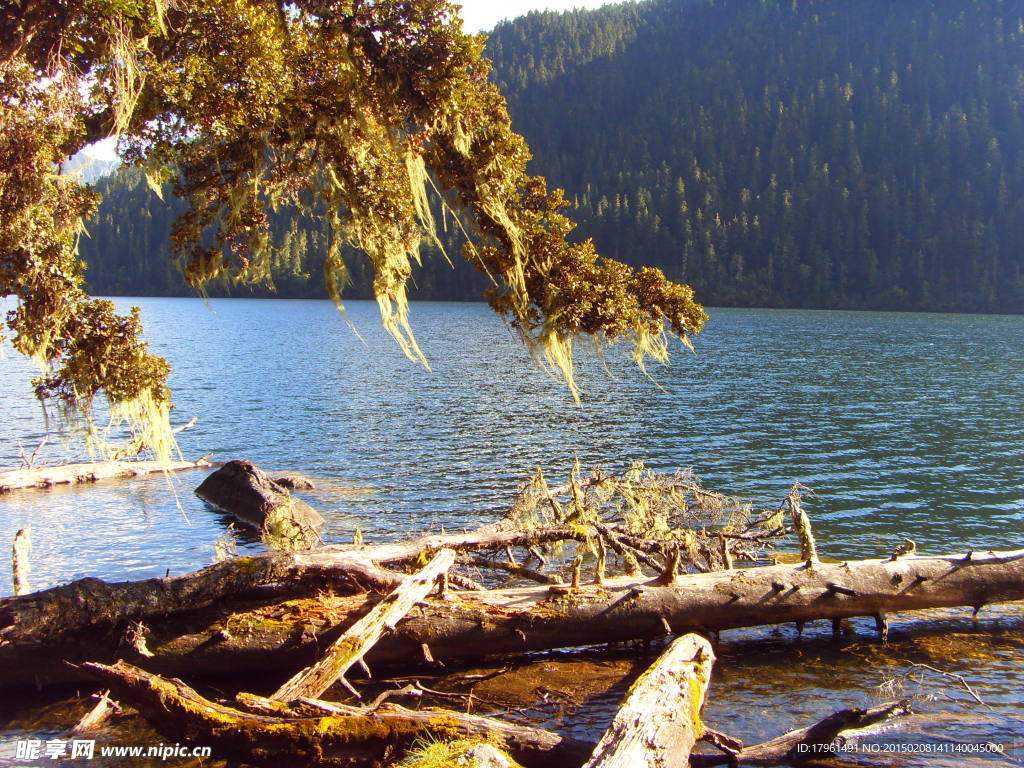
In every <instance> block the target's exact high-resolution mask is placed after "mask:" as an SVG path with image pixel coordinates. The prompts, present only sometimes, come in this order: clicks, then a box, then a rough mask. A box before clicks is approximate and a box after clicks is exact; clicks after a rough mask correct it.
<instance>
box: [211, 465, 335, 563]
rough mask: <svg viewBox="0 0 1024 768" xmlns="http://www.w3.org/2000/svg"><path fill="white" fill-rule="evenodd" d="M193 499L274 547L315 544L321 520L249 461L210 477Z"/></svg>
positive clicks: (226, 466)
mask: <svg viewBox="0 0 1024 768" xmlns="http://www.w3.org/2000/svg"><path fill="white" fill-rule="evenodd" d="M196 496H198V497H199V498H200V499H202V500H203V501H205V502H207V503H208V504H212V505H213V506H214V507H216V508H217V509H221V510H223V511H224V512H227V513H228V514H229V515H234V516H235V517H236V518H238V519H239V520H241V521H242V522H244V523H248V524H249V525H251V526H253V527H255V528H257V529H259V530H260V531H263V532H264V534H265V537H269V538H270V539H271V543H280V544H286V543H287V544H288V546H283V547H277V548H285V549H305V548H307V547H309V546H310V545H311V544H312V543H314V542H315V541H316V540H317V535H316V532H317V531H319V530H320V528H322V527H323V524H324V518H323V516H322V515H321V514H320V513H319V512H317V511H316V510H315V509H313V508H312V507H311V506H309V504H307V503H306V502H304V501H302V499H297V498H295V497H294V496H292V495H291V494H290V493H289V492H288V490H287V489H286V488H285V487H284V486H281V485H278V484H277V483H276V482H274V481H273V480H271V479H270V478H269V477H267V475H266V473H265V472H264V471H263V470H262V469H260V468H259V467H257V466H256V465H255V464H253V463H252V462H251V461H242V460H238V459H236V460H234V461H229V462H227V463H226V464H224V466H222V467H220V469H218V470H217V471H216V472H213V473H212V474H210V475H209V476H208V477H207V478H206V479H205V480H203V482H202V483H201V484H200V485H199V487H198V488H196Z"/></svg>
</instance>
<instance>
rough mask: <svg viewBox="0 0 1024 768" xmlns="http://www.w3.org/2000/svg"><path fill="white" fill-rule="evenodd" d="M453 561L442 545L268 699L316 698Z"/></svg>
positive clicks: (423, 594) (431, 586)
mask: <svg viewBox="0 0 1024 768" xmlns="http://www.w3.org/2000/svg"><path fill="white" fill-rule="evenodd" d="M454 563H455V552H454V551H452V550H450V549H442V550H441V551H440V552H438V553H437V554H436V555H434V559H433V560H431V561H430V562H429V563H427V565H426V567H424V568H423V570H422V571H420V572H419V573H417V574H416V575H415V576H413V577H411V578H409V579H408V580H406V581H405V582H404V583H403V584H402V585H401V586H399V587H398V588H397V589H395V590H394V591H393V592H392V593H391V594H389V595H388V596H387V597H385V598H384V599H383V600H381V601H380V602H379V603H377V605H375V606H374V607H373V609H372V610H371V611H370V612H369V613H368V614H366V615H365V616H363V618H361V619H359V621H357V622H356V623H355V624H353V625H352V626H351V627H349V628H348V629H347V630H346V631H345V634H343V635H342V636H341V637H339V638H338V639H337V640H335V641H334V642H333V643H331V645H330V647H329V648H328V649H327V651H326V652H325V653H324V656H323V658H322V659H320V660H319V661H318V662H317V663H316V664H314V665H313V666H311V667H307V668H306V669H303V670H302V671H301V672H299V673H297V674H296V675H295V676H294V677H292V678H291V679H290V680H288V682H286V683H285V684H284V685H282V686H281V687H280V688H279V689H278V690H277V691H275V692H274V693H273V694H271V696H270V699H271V700H272V701H283V702H289V701H293V700H294V699H297V698H299V697H300V696H308V697H310V698H313V699H316V698H319V697H320V696H321V695H322V694H323V693H324V691H326V690H327V689H328V688H330V687H331V685H333V684H334V681H335V680H338V679H339V678H342V677H343V676H344V675H345V673H346V672H347V671H348V670H349V668H351V666H352V665H353V664H355V663H356V662H357V661H359V660H361V659H362V658H363V656H364V655H365V654H366V652H367V651H368V650H369V649H370V648H372V647H373V644H374V643H376V642H377V640H379V639H380V637H381V635H383V634H384V632H386V631H389V630H394V628H395V625H396V624H398V622H399V621H401V620H402V619H403V618H404V617H405V615H406V614H407V613H409V611H410V610H411V609H412V607H413V606H414V605H415V604H416V603H417V602H419V601H421V600H423V598H425V597H426V596H427V595H428V594H429V593H430V592H431V590H433V589H434V584H435V582H436V581H437V578H438V576H440V575H441V574H444V573H447V572H448V569H450V568H451V567H452V565H454Z"/></svg>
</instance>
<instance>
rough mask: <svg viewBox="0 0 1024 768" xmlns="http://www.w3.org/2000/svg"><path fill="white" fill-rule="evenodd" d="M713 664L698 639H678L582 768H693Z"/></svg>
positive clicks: (635, 690)
mask: <svg viewBox="0 0 1024 768" xmlns="http://www.w3.org/2000/svg"><path fill="white" fill-rule="evenodd" d="M714 661H715V655H714V653H713V652H712V650H711V644H710V643H709V642H708V641H707V640H706V639H705V638H703V637H701V636H700V635H694V634H689V635H684V636H683V637H680V638H678V639H677V640H675V641H674V642H673V643H672V645H670V646H669V647H668V649H667V650H666V651H665V652H664V653H662V654H661V656H660V657H659V658H658V660H657V661H655V662H654V664H652V665H651V666H650V667H649V668H648V669H647V671H646V672H644V673H643V675H641V676H640V678H639V679H637V681H636V682H635V683H633V686H632V687H631V688H630V689H629V693H628V694H626V700H625V701H624V702H623V704H622V706H621V707H619V710H618V712H616V714H615V718H614V719H613V720H612V724H611V725H610V726H608V730H606V731H605V732H604V736H602V737H601V740H600V741H599V742H598V744H597V747H596V748H595V749H594V753H593V755H592V756H591V758H590V760H588V761H587V763H586V765H585V766H584V768H635V766H641V765H647V766H660V767H661V768H685V766H687V765H689V762H690V760H689V758H690V751H691V750H692V749H693V745H694V743H695V742H696V741H697V739H699V738H700V737H701V735H702V734H703V723H702V721H701V715H700V713H701V708H702V707H703V706H704V696H705V694H706V693H707V688H708V683H709V682H710V681H711V666H712V664H714Z"/></svg>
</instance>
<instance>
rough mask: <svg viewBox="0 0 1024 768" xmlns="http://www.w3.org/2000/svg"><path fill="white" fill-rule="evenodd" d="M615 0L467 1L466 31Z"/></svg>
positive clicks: (108, 147) (106, 149) (95, 150)
mask: <svg viewBox="0 0 1024 768" xmlns="http://www.w3.org/2000/svg"><path fill="white" fill-rule="evenodd" d="M609 1H612V2H615V1H616V0H464V2H463V3H462V20H463V22H464V24H465V29H466V31H467V32H487V31H488V30H491V29H493V28H494V25H495V24H497V23H498V22H499V21H501V20H502V19H514V18H516V17H517V16H523V15H524V14H527V13H529V12H530V11H569V10H572V9H573V8H597V7H599V6H602V5H607V4H608V3H609ZM619 1H621V0H619ZM83 152H85V154H86V155H88V156H90V157H94V158H96V159H97V160H102V161H109V160H113V159H114V158H115V157H116V155H115V152H114V140H113V139H107V140H105V141H101V142H99V143H97V144H93V145H92V146H90V147H86V149H84V150H83Z"/></svg>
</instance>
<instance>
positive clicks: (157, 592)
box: [0, 526, 582, 642]
mask: <svg viewBox="0 0 1024 768" xmlns="http://www.w3.org/2000/svg"><path fill="white" fill-rule="evenodd" d="M575 538H582V534H580V532H579V531H578V530H577V529H574V528H568V527H565V528H550V529H547V528H545V529H537V530H531V531H523V530H519V529H511V530H505V529H502V528H499V527H497V526H494V527H492V526H488V528H487V530H484V529H479V530H477V531H472V532H469V533H465V534H449V535H436V536H422V537H420V538H417V539H414V540H412V541H409V542H404V543H400V544H382V545H378V546H364V545H343V546H327V547H321V548H319V549H316V550H311V551H308V552H293V553H285V552H269V553H264V554H258V555H251V556H246V557H236V558H232V559H229V560H225V561H222V562H220V563H216V564H214V565H211V566H207V567H206V568H203V569H200V570H198V571H194V572H192V573H188V574H183V575H180V576H173V577H168V578H157V579H146V580H143V581H126V582H113V583H111V582H106V581H103V580H102V579H96V578H91V577H87V578H84V579H79V580H77V581H73V582H71V583H70V584H66V585H63V586H60V587H53V588H51V589H47V590H43V591H40V592H34V593H31V594H28V595H23V596H20V597H16V598H14V597H6V598H0V641H4V640H6V641H12V642H14V641H30V640H47V641H53V640H57V639H59V638H60V637H61V636H62V635H67V634H71V633H75V632H80V631H81V630H85V629H92V628H95V627H97V626H100V627H103V626H110V625H112V624H119V623H124V622H127V621H136V620H138V619H148V618H152V617H159V616H170V615H172V614H174V613H176V612H181V611H194V610H199V609H202V608H206V607H208V606H211V605H213V604H215V603H218V602H220V601H222V600H226V599H228V598H231V597H234V596H237V595H239V594H244V593H246V592H250V591H251V590H253V589H254V588H256V587H260V586H263V585H270V584H280V585H283V586H284V587H286V588H287V589H286V590H284V593H285V594H294V593H295V592H297V591H299V590H301V589H307V590H308V588H309V586H310V584H314V585H315V584H326V583H329V584H330V585H331V586H332V587H333V588H334V589H335V590H341V591H350V592H362V591H365V590H367V589H372V590H377V591H382V592H387V591H390V590H392V589H394V588H395V587H397V586H398V585H399V584H401V583H402V582H403V581H404V580H405V579H406V578H407V577H406V575H405V574H402V573H399V572H397V571H392V570H389V569H387V568H384V567H382V566H383V565H395V564H404V563H407V562H411V561H415V560H418V559H420V558H422V557H429V556H431V555H434V554H436V553H437V552H439V551H441V550H442V549H453V550H456V551H463V550H473V549H496V548H500V547H505V546H513V545H521V544H522V545H526V544H531V543H532V542H541V543H543V542H547V541H560V540H565V539H575ZM288 590H290V591H288Z"/></svg>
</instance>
